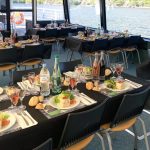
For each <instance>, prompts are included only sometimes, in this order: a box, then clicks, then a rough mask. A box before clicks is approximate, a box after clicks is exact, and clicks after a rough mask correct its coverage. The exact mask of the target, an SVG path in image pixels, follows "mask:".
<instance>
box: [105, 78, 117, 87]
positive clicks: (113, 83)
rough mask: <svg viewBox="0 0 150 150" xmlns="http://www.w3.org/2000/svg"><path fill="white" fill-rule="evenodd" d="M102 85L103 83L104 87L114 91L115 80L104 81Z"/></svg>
mask: <svg viewBox="0 0 150 150" xmlns="http://www.w3.org/2000/svg"><path fill="white" fill-rule="evenodd" d="M104 83H105V85H106V86H107V87H108V88H111V89H116V82H115V80H113V79H111V80H106V81H105V82H104Z"/></svg>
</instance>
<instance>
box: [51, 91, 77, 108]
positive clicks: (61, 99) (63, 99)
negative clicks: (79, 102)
mask: <svg viewBox="0 0 150 150" xmlns="http://www.w3.org/2000/svg"><path fill="white" fill-rule="evenodd" d="M54 103H55V104H56V105H57V106H58V107H60V108H65V107H69V106H70V105H73V104H75V103H76V100H75V97H74V95H73V94H72V93H71V92H69V91H62V92H61V94H59V95H57V96H55V98H54Z"/></svg>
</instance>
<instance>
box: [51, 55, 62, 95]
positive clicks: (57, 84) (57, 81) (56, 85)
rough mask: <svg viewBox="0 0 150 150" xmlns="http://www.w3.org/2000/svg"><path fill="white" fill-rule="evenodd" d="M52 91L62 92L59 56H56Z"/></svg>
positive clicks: (55, 92)
mask: <svg viewBox="0 0 150 150" xmlns="http://www.w3.org/2000/svg"><path fill="white" fill-rule="evenodd" d="M52 93H53V94H59V93H61V73H60V68H59V57H58V56H55V63H54V69H53V74H52Z"/></svg>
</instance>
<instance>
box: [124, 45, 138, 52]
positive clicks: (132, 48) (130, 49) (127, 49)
mask: <svg viewBox="0 0 150 150" xmlns="http://www.w3.org/2000/svg"><path fill="white" fill-rule="evenodd" d="M123 50H124V51H128V52H132V51H135V50H136V47H134V46H131V47H126V48H123Z"/></svg>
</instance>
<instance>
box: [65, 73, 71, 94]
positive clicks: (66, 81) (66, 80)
mask: <svg viewBox="0 0 150 150" xmlns="http://www.w3.org/2000/svg"><path fill="white" fill-rule="evenodd" d="M65 84H66V86H68V89H67V91H70V89H69V85H70V77H69V76H65Z"/></svg>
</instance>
